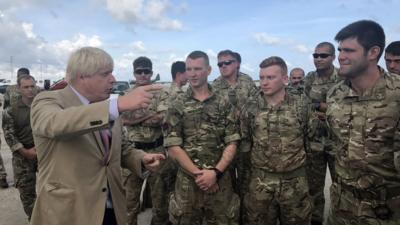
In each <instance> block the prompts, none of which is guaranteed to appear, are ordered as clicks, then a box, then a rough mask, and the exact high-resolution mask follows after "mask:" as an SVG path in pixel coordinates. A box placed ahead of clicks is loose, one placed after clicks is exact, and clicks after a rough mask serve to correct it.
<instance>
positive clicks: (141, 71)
mask: <svg viewBox="0 0 400 225" xmlns="http://www.w3.org/2000/svg"><path fill="white" fill-rule="evenodd" d="M150 73H151V70H149V69H137V70H135V74H138V75H140V74H145V75H148V74H150Z"/></svg>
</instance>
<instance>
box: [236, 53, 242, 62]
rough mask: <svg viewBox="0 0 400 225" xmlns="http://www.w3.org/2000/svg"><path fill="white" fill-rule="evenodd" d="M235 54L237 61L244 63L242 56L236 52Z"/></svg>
mask: <svg viewBox="0 0 400 225" xmlns="http://www.w3.org/2000/svg"><path fill="white" fill-rule="evenodd" d="M234 54H235V59H236V60H237V61H238V62H239V64H240V63H242V56H240V54H239V53H238V52H234Z"/></svg>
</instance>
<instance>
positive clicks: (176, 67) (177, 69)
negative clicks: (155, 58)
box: [171, 61, 186, 80]
mask: <svg viewBox="0 0 400 225" xmlns="http://www.w3.org/2000/svg"><path fill="white" fill-rule="evenodd" d="M185 71H186V64H185V62H183V61H176V62H174V63H172V66H171V75H172V80H175V79H176V74H177V73H184V72H185Z"/></svg>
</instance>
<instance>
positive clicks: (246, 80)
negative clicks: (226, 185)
mask: <svg viewBox="0 0 400 225" xmlns="http://www.w3.org/2000/svg"><path fill="white" fill-rule="evenodd" d="M241 61H242V58H241V56H240V54H239V53H237V52H232V51H231V50H223V51H220V52H219V53H218V64H217V65H218V67H219V71H220V73H221V76H219V77H218V78H217V79H215V80H214V81H213V83H212V86H213V88H214V89H215V91H217V92H221V93H222V94H223V95H226V96H227V98H228V99H229V102H230V103H231V104H232V105H233V106H234V110H235V114H236V118H239V113H240V109H241V107H242V106H243V105H244V104H245V103H246V101H247V99H248V97H249V96H250V95H251V93H254V92H255V90H256V86H255V83H254V81H253V79H252V78H251V77H250V76H249V75H247V74H244V73H241V72H240V63H241ZM230 173H231V176H232V179H233V185H234V189H235V192H236V193H238V194H239V196H240V197H241V200H243V193H245V192H246V188H247V185H248V182H249V176H250V175H249V174H250V155H249V152H244V151H242V149H241V148H240V145H239V146H238V152H237V157H236V160H235V162H234V163H233V168H231V172H230ZM236 174H237V176H236ZM241 205H242V204H241ZM242 207H243V205H242ZM242 214H243V210H242V209H241V213H240V217H241V218H240V220H241V224H242Z"/></svg>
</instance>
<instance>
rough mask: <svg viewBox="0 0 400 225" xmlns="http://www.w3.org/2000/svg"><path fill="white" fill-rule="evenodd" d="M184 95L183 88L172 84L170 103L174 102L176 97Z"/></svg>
mask: <svg viewBox="0 0 400 225" xmlns="http://www.w3.org/2000/svg"><path fill="white" fill-rule="evenodd" d="M182 93H184V92H183V90H182V88H180V87H178V86H177V85H176V84H175V83H174V82H172V83H171V86H170V87H169V90H168V95H169V96H168V103H170V102H173V101H174V100H175V99H176V97H177V96H178V95H179V94H182Z"/></svg>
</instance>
